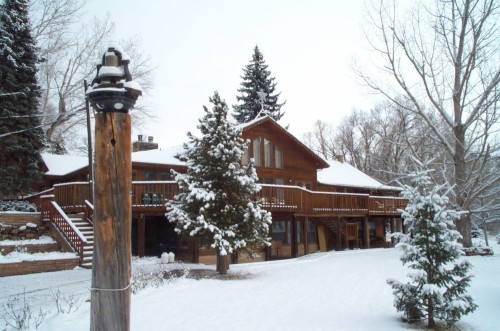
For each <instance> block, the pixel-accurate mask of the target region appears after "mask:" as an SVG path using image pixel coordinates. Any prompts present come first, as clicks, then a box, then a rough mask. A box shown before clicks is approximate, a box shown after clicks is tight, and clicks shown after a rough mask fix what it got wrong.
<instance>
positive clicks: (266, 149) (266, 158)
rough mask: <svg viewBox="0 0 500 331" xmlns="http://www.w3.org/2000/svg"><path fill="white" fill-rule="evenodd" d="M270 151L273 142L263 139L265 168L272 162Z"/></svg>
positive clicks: (270, 165) (269, 166)
mask: <svg viewBox="0 0 500 331" xmlns="http://www.w3.org/2000/svg"><path fill="white" fill-rule="evenodd" d="M272 151H273V143H272V142H271V141H270V140H267V139H264V166H265V167H267V168H271V167H272V166H273V164H272V160H273V159H272V155H271V154H272Z"/></svg>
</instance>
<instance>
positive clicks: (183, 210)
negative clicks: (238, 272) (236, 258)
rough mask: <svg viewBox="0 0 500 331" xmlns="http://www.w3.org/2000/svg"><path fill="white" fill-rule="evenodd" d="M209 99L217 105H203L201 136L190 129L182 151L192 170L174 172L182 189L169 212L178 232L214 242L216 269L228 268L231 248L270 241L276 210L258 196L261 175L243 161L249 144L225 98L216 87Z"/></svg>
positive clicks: (242, 248)
mask: <svg viewBox="0 0 500 331" xmlns="http://www.w3.org/2000/svg"><path fill="white" fill-rule="evenodd" d="M209 100H210V102H211V103H212V104H213V109H212V110H209V109H208V108H207V107H205V106H204V107H203V108H204V111H205V115H204V116H203V117H202V118H201V119H200V120H199V123H200V124H199V125H198V128H199V130H200V132H201V135H202V136H201V138H198V137H195V136H194V135H193V134H191V133H188V137H189V143H187V144H185V145H184V153H183V154H181V155H179V156H178V159H179V160H181V161H184V162H186V165H187V173H186V174H180V173H175V172H174V174H175V180H176V181H177V183H178V185H179V188H180V192H181V193H180V194H178V195H176V196H175V198H174V200H171V201H169V202H168V203H167V205H166V206H167V214H166V216H167V217H168V219H169V221H170V222H172V223H175V226H176V228H175V231H176V232H177V233H179V234H180V235H183V236H186V237H189V236H190V237H194V238H197V239H198V240H199V242H200V244H201V245H206V246H210V247H211V248H213V249H214V250H215V251H216V253H217V271H218V272H219V273H226V272H227V269H228V261H227V255H228V254H231V253H233V252H235V251H238V252H240V251H247V252H249V253H251V251H250V250H251V249H252V247H257V246H262V245H269V244H270V243H269V238H268V235H269V225H270V224H271V214H270V213H269V212H267V211H265V210H263V209H261V205H260V203H259V202H258V201H254V200H253V196H254V194H255V193H257V192H258V191H259V190H260V185H258V183H257V181H258V177H257V174H256V172H255V168H254V167H253V163H252V162H250V164H249V165H248V166H241V165H240V163H239V161H240V160H241V157H242V155H243V153H244V152H245V150H246V148H247V144H246V143H245V142H244V141H243V140H242V138H241V131H240V130H238V129H237V128H235V126H234V125H233V124H231V123H230V122H228V120H227V112H228V107H227V105H226V103H225V102H224V101H223V100H221V99H220V97H219V94H218V93H217V92H215V93H214V95H213V97H211V98H210V99H209Z"/></svg>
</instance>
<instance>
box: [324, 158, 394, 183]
mask: <svg viewBox="0 0 500 331" xmlns="http://www.w3.org/2000/svg"><path fill="white" fill-rule="evenodd" d="M326 162H327V163H328V164H329V165H330V167H329V168H326V169H321V170H319V171H318V182H319V183H321V184H329V185H339V186H350V187H360V188H368V189H385V190H400V189H399V188H398V187H394V186H387V185H384V184H382V183H380V182H379V181H377V180H375V179H373V178H372V177H370V176H368V175H367V174H365V173H364V172H362V171H361V170H358V169H357V168H355V167H353V166H352V165H350V164H349V163H346V162H339V161H334V160H327V161H326Z"/></svg>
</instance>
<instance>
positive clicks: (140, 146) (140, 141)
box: [132, 134, 158, 152]
mask: <svg viewBox="0 0 500 331" xmlns="http://www.w3.org/2000/svg"><path fill="white" fill-rule="evenodd" d="M153 141H154V138H153V136H149V137H147V139H146V136H143V135H142V134H139V135H137V141H135V142H133V143H132V152H142V151H149V150H152V149H158V143H155V142H153Z"/></svg>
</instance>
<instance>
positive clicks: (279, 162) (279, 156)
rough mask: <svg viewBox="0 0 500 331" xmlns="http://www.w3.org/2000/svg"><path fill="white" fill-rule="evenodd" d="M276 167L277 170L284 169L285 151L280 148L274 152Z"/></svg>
mask: <svg viewBox="0 0 500 331" xmlns="http://www.w3.org/2000/svg"><path fill="white" fill-rule="evenodd" d="M274 165H275V166H276V168H280V169H283V168H284V165H283V150H282V149H281V148H279V147H276V149H275V150H274Z"/></svg>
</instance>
